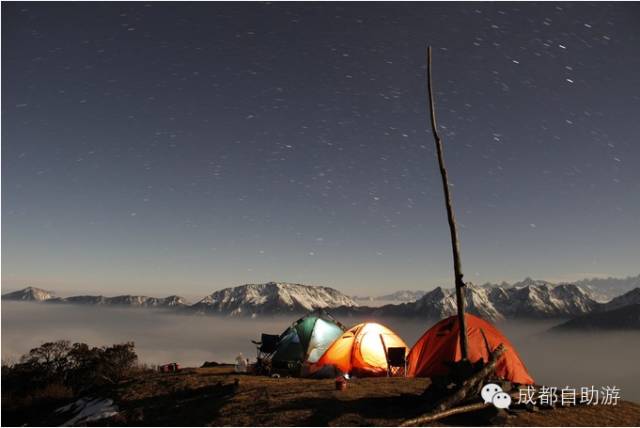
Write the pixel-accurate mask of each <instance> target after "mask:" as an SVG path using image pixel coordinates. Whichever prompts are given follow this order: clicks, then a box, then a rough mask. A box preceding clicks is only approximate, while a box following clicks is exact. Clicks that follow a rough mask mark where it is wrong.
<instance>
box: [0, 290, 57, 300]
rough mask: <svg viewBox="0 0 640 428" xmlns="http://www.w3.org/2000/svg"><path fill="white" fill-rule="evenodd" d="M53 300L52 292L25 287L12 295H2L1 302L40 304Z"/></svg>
mask: <svg viewBox="0 0 640 428" xmlns="http://www.w3.org/2000/svg"><path fill="white" fill-rule="evenodd" d="M53 298H55V295H54V294H53V293H52V292H50V291H47V290H43V289H41V288H35V287H27V288H23V289H22V290H18V291H14V292H13V293H7V294H3V295H2V299H3V300H25V301H34V302H42V301H45V300H49V299H53Z"/></svg>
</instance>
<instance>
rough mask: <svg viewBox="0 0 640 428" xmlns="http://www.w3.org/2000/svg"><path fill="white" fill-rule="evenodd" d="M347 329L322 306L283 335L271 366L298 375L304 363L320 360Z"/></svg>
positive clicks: (274, 369)
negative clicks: (321, 308)
mask: <svg viewBox="0 0 640 428" xmlns="http://www.w3.org/2000/svg"><path fill="white" fill-rule="evenodd" d="M344 330H345V329H344V326H343V325H342V324H340V323H339V322H338V321H336V320H335V319H334V318H333V317H332V316H331V315H329V314H328V313H326V312H325V311H322V310H320V311H316V312H312V313H310V314H308V315H306V316H304V317H302V318H300V319H299V320H297V321H296V322H294V323H293V324H292V325H291V326H290V327H289V328H288V329H287V330H285V331H284V333H282V334H281V335H280V337H279V340H278V345H277V349H276V351H275V352H274V353H273V355H272V356H271V368H272V370H273V371H279V372H285V373H287V374H290V375H294V376H299V375H300V374H301V371H302V366H303V364H305V363H311V364H313V363H315V362H316V361H318V359H319V358H320V356H322V354H324V352H325V350H326V349H327V348H328V347H329V345H331V344H332V343H333V342H334V340H336V339H337V338H338V337H340V335H341V334H342V333H344Z"/></svg>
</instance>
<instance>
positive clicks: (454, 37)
mask: <svg viewBox="0 0 640 428" xmlns="http://www.w3.org/2000/svg"><path fill="white" fill-rule="evenodd" d="M427 44H431V45H433V47H434V84H435V87H436V95H437V100H436V104H437V114H438V120H439V125H440V128H441V129H440V131H441V134H442V137H443V140H444V150H445V159H446V163H447V167H448V169H449V175H450V179H451V182H452V192H453V199H454V208H455V210H456V215H457V218H458V222H459V227H460V231H459V233H460V238H461V249H462V267H463V271H464V273H465V278H466V279H467V280H469V281H472V282H474V283H482V282H485V281H502V280H506V281H514V280H520V279H522V278H524V277H526V276H532V277H535V278H542V279H550V280H574V279H577V278H581V277H590V276H595V275H613V276H626V275H631V274H637V273H638V269H639V268H638V266H639V265H640V252H639V249H640V248H639V243H640V168H639V164H640V144H639V143H640V141H638V140H639V136H640V7H639V5H638V4H637V3H636V4H633V3H627V4H621V3H617V4H604V3H588V4H587V3H572V4H569V3H540V4H537V5H536V4H530V3H449V4H439V3H430V4H426V3H425V4H421V3H410V4H409V3H404V4H398V3H395V4H390V3H377V4H365V3H358V4H348V3H341V4H336V3H332V4H329V3H325V4H323V3H312V4H304V3H298V4H291V3H271V4H269V3H242V4H239V3H237V4H224V3H180V4H172V3H93V4H88V3H85V4H82V3H76V4H49V5H45V4H38V3H3V4H2V232H3V233H2V278H3V286H4V287H5V288H7V289H8V288H18V287H24V286H26V285H34V286H39V287H44V288H49V289H54V290H57V291H65V290H68V291H74V290H75V291H77V290H81V291H90V292H102V293H106V294H114V293H118V292H129V293H143V294H152V295H166V294H170V293H181V294H187V295H189V294H191V295H204V294H206V293H210V292H212V291H213V290H215V289H219V288H222V287H226V286H234V285H239V284H243V283H248V282H266V281H269V280H277V281H289V282H301V283H307V284H316V285H327V286H332V287H336V288H338V289H340V290H342V291H344V292H347V293H352V294H361V295H362V294H371V295H376V294H382V293H385V292H387V291H393V290H398V289H430V288H433V287H434V286H437V285H445V286H452V284H453V281H452V278H453V274H452V263H451V244H450V242H449V231H448V228H447V223H446V215H445V209H444V205H443V200H442V187H441V182H440V176H439V172H438V169H437V161H436V158H435V151H434V146H433V140H432V138H431V131H430V128H429V123H428V120H427V104H426V97H425V94H426V81H425V71H426V65H425V49H426V46H427Z"/></svg>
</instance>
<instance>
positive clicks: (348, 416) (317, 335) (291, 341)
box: [3, 304, 640, 426]
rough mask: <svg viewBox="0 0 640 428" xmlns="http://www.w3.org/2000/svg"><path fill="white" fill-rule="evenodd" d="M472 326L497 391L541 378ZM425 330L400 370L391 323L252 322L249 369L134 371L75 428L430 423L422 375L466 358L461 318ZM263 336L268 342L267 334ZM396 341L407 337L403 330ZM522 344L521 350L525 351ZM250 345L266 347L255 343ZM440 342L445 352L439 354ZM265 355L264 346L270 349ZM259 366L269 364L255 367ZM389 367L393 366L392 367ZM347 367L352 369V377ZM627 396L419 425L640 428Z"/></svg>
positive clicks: (42, 413) (316, 315) (41, 410)
mask: <svg viewBox="0 0 640 428" xmlns="http://www.w3.org/2000/svg"><path fill="white" fill-rule="evenodd" d="M23 305H24V304H23ZM120 314H121V316H122V315H125V314H126V313H125V312H120ZM160 316H161V315H159V314H156V317H160ZM171 317H172V318H175V316H171ZM474 318H475V317H473V316H471V315H468V331H469V344H470V345H471V346H470V350H471V351H472V352H470V355H472V356H475V355H478V356H479V358H480V360H482V359H483V358H484V359H485V360H486V358H487V356H488V352H487V346H489V349H490V347H491V346H495V345H494V344H495V342H494V340H496V339H499V340H500V341H501V343H509V345H510V346H509V351H508V352H509V355H508V358H507V359H504V360H503V363H502V364H501V365H500V366H497V368H496V373H499V375H496V380H497V379H498V378H500V379H501V380H508V379H510V380H512V381H514V383H519V382H524V383H526V382H530V381H531V382H534V379H535V378H536V377H537V376H536V375H537V373H536V371H531V372H529V371H528V370H529V369H528V367H527V366H526V364H525V363H526V360H523V359H521V358H527V357H528V356H531V355H532V354H531V353H530V352H529V350H530V349H529V348H526V349H524V352H522V355H520V354H519V353H518V351H523V349H517V348H516V347H515V346H514V345H512V344H511V342H510V341H509V340H508V339H507V337H505V336H504V334H503V333H501V332H500V331H499V330H498V329H497V328H495V327H493V326H492V325H490V324H489V323H486V322H481V321H478V320H476V319H474ZM178 319H180V317H178ZM344 321H349V320H344ZM389 321H391V323H392V324H393V325H396V326H397V327H401V325H400V324H396V323H394V322H393V320H389ZM221 322H222V320H218V321H217V323H221ZM235 322H236V323H238V322H239V321H235ZM287 323H289V325H287ZM420 324H421V325H423V326H424V327H423V328H424V331H423V332H422V333H418V334H414V335H413V336H410V337H414V336H415V343H414V340H413V339H412V340H411V341H408V342H409V345H408V346H407V347H406V348H405V349H402V351H403V352H402V353H401V355H402V356H406V358H405V361H406V366H403V365H402V364H401V360H402V359H400V361H398V362H396V364H398V365H396V366H395V367H394V366H392V365H391V364H388V363H387V360H388V357H390V356H387V355H385V349H386V350H387V352H388V351H389V349H393V348H403V347H404V346H405V344H406V343H405V342H404V339H403V338H402V337H401V336H398V335H397V333H396V332H394V330H392V329H389V328H388V327H386V326H385V325H384V324H378V323H374V322H368V323H360V322H357V323H356V324H355V325H345V324H343V323H342V322H340V321H339V319H336V318H333V317H332V316H331V314H330V311H323V310H319V311H314V312H311V313H308V314H306V315H305V316H302V317H299V318H298V317H295V318H290V319H287V318H286V317H281V318H278V319H274V320H264V321H263V322H251V323H250V324H248V328H249V330H248V331H253V332H254V334H253V335H248V336H243V337H242V338H240V340H243V341H245V342H247V343H248V344H249V345H250V348H253V349H254V351H255V353H249V352H245V353H244V355H245V356H246V357H247V358H248V360H249V364H248V365H245V364H239V362H238V361H236V362H235V364H234V363H233V362H232V361H228V362H226V363H225V362H224V361H222V362H212V361H210V362H206V363H205V362H203V363H202V364H199V365H202V366H203V367H193V366H186V367H184V364H178V367H177V368H176V369H175V370H174V369H173V368H167V367H166V366H172V365H173V364H167V365H158V366H157V368H155V366H153V367H149V366H148V368H147V369H145V370H143V371H133V372H131V373H130V374H129V375H127V376H126V377H124V378H123V379H122V380H121V381H118V383H117V384H113V385H111V384H109V385H102V386H101V387H100V388H98V389H96V390H94V391H93V392H92V394H93V395H92V397H94V399H97V398H100V399H102V400H109V403H111V404H110V406H109V407H108V408H107V410H108V412H107V410H105V409H104V408H98V409H99V410H100V411H102V412H103V413H102V414H103V415H106V416H107V417H103V418H99V419H97V420H94V421H90V420H87V419H86V418H87V417H91V416H92V415H94V417H95V414H92V413H91V412H88V413H87V414H86V415H85V416H84V417H85V419H82V418H79V419H78V420H79V421H80V422H79V423H80V424H89V425H100V426H114V425H115V426H131V425H135V426H139V425H140V426H150V425H159V426H167V425H184V426H197V425H215V426H224V425H232V426H294V425H297V426H300V425H307V426H354V425H355V426H360V425H367V426H372V425H373V426H397V425H399V424H402V423H404V422H406V421H408V420H411V419H412V418H415V417H419V416H421V415H422V414H424V412H425V408H428V404H429V403H433V402H434V400H435V399H434V398H433V397H429V396H428V395H426V394H425V391H428V390H429V389H430V388H431V387H433V385H432V383H433V379H435V378H437V374H432V373H424V374H426V375H427V376H424V374H420V373H416V372H419V371H420V370H423V369H424V367H433V368H434V369H436V370H435V371H436V372H438V373H439V374H442V366H441V365H438V364H436V363H435V361H434V359H435V360H440V361H442V360H447V359H455V358H459V355H458V357H456V348H459V346H457V345H456V344H457V343H458V342H457V340H453V341H452V340H451V339H449V338H451V337H453V338H454V339H457V331H455V327H456V323H455V317H453V319H452V320H447V319H445V320H442V321H440V322H433V323H424V322H422V323H420ZM261 327H266V328H267V331H266V332H262V333H260V332H261V330H260V329H261ZM278 329H280V333H277V332H278ZM443 329H444V330H443ZM398 331H403V332H405V334H406V333H407V330H406V329H405V328H401V330H398ZM510 331H511V330H510ZM445 332H446V334H444V333H445ZM511 332H512V333H513V331H511ZM274 333H277V334H274ZM336 333H338V334H336ZM518 336H519V335H516V337H515V338H514V339H518V340H517V342H518V343H522V340H521V338H519V337H518ZM251 337H262V338H263V339H264V338H271V339H266V341H264V340H263V341H262V343H260V341H259V340H253V342H254V343H251V342H252V341H251V340H250V339H251ZM485 338H486V342H485ZM434 340H437V341H439V342H440V344H439V345H434V344H433V343H432V342H433V341H434ZM255 342H258V343H255ZM525 342H526V340H525ZM225 343H226V342H225ZM264 344H267V347H263V345H264ZM409 347H410V348H409ZM260 348H262V349H260ZM426 351H428V352H426ZM458 351H459V349H458ZM345 356H346V358H345ZM258 357H260V358H265V359H267V360H268V361H267V362H264V363H263V364H258V360H257V358H258ZM472 358H473V357H472ZM536 358H540V356H536ZM274 360H275V361H274ZM389 360H391V362H393V361H392V360H393V359H392V358H389ZM141 362H142V361H141ZM345 362H348V363H349V364H348V365H346V366H345V365H344V363H345ZM179 363H181V362H179ZM325 363H326V364H325ZM425 363H428V364H425ZM323 364H325V365H324V369H323V368H322V365H323ZM310 366H311V369H312V370H310ZM537 366H539V365H536V367H537ZM328 368H331V370H328ZM345 372H346V373H349V374H351V376H349V378H348V380H346V381H345V382H344V385H340V383H341V382H340V381H339V379H338V378H341V377H342V376H343V374H344V373H345ZM416 374H418V376H416ZM429 375H430V376H432V377H429ZM531 377H533V379H530V378H531ZM547 379H548V377H547ZM339 385H340V386H339ZM576 386H577V384H576ZM626 392H627V390H626V389H624V388H623V389H622V397H621V399H620V400H618V401H617V403H616V405H605V404H603V405H587V404H581V405H571V406H561V405H556V406H554V407H553V408H552V407H549V406H537V407H536V408H532V407H531V406H529V408H527V406H517V405H515V402H516V396H515V395H514V398H513V399H514V405H513V406H511V408H510V409H509V410H506V411H504V410H498V409H496V408H495V407H493V406H487V407H484V408H482V409H480V410H478V411H475V412H471V413H466V414H460V415H453V416H450V417H446V418H442V419H439V420H437V421H433V422H431V423H426V424H418V425H442V426H446V425H495V426H502V425H505V426H531V425H539V426H557V425H575V426H588V425H594V424H597V425H605V426H635V425H637V424H638V421H639V420H640V405H638V404H636V403H633V402H630V401H628V400H627V399H625V397H626ZM558 394H560V392H558ZM71 400H72V398H70V397H69V398H66V399H63V400H62V401H57V402H56V401H54V402H53V403H49V404H48V405H47V404H44V405H43V404H42V403H41V404H38V402H37V401H34V402H33V405H34V406H39V407H35V409H37V411H35V412H34V411H27V412H26V413H25V412H24V409H23V411H22V412H19V413H18V414H12V413H11V411H10V410H11V409H10V408H9V409H8V408H7V407H6V406H7V403H6V402H4V401H3V403H4V404H3V406H4V407H3V409H4V412H5V414H4V416H3V417H4V418H6V419H4V420H6V421H14V423H17V422H18V421H20V423H19V424H20V425H22V424H24V423H27V424H28V425H57V424H62V423H64V422H66V421H69V420H71V419H72V418H74V417H78V415H79V413H78V409H76V410H75V411H69V412H56V411H55V410H56V409H57V408H59V407H61V405H62V404H65V405H66V404H68V403H69V402H70V401H71ZM469 401H470V402H471V403H481V402H482V398H481V396H480V394H479V393H478V394H476V395H475V396H473V397H470V400H469ZM56 403H57V404H56ZM95 411H97V410H94V412H95ZM105 412H106V413H105ZM14 417H15V418H22V419H13V418H14ZM83 421H84V422H83ZM14 423H11V425H13V424H14Z"/></svg>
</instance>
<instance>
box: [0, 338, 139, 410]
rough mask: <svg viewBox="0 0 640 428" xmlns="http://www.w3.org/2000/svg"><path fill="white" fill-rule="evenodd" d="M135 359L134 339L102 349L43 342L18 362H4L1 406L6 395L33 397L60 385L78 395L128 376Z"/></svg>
mask: <svg viewBox="0 0 640 428" xmlns="http://www.w3.org/2000/svg"><path fill="white" fill-rule="evenodd" d="M137 360H138V356H137V355H136V353H135V351H134V344H133V342H128V343H122V344H115V345H112V346H109V347H101V348H97V347H93V348H90V347H89V345H87V344H86V343H74V344H73V345H71V344H70V342H69V341H66V340H59V341H57V342H47V343H44V344H42V345H41V346H39V347H37V348H33V349H32V350H30V351H29V352H28V353H27V354H25V355H23V356H22V358H20V362H19V363H16V364H10V363H7V364H5V363H4V362H3V365H2V387H3V392H7V394H8V395H7V394H3V407H4V404H5V403H4V401H5V400H4V398H5V396H11V397H13V398H14V400H17V398H16V397H19V396H22V397H32V398H33V397H34V394H36V395H37V394H41V395H42V396H46V395H47V394H53V393H54V392H55V391H58V392H61V391H62V389H60V388H66V389H67V390H69V389H70V390H72V391H73V392H74V393H76V394H78V393H81V392H86V391H87V390H89V389H92V388H94V387H99V386H101V385H105V384H114V383H117V382H118V381H120V380H122V379H123V378H125V377H126V376H128V375H129V373H130V372H131V370H132V369H133V368H134V367H135V365H136V362H137ZM56 388H57V389H56ZM38 391H40V392H38ZM47 391H48V392H47ZM53 395H55V394H53ZM63 395H64V394H63Z"/></svg>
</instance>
